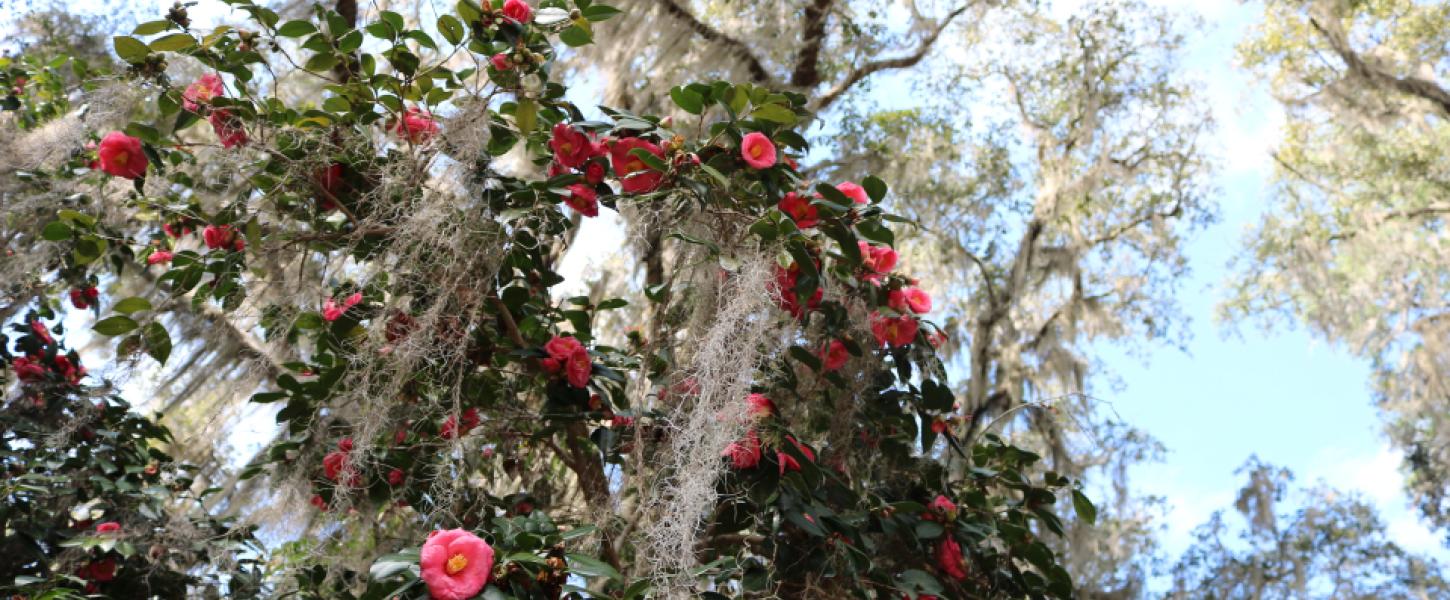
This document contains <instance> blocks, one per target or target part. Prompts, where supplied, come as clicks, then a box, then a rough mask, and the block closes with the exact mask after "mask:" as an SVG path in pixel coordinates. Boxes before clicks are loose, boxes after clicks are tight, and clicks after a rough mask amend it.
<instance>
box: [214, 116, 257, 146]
mask: <svg viewBox="0 0 1450 600" xmlns="http://www.w3.org/2000/svg"><path fill="white" fill-rule="evenodd" d="M206 120H207V122H208V123H211V130H212V131H213V132H215V133H216V137H217V140H220V141H221V143H222V147H223V148H236V147H238V146H245V145H247V130H246V129H243V128H242V120H241V119H238V118H237V117H236V116H235V115H233V114H232V113H231V111H228V110H225V109H220V108H219V109H217V110H214V111H211V115H209V116H207V118H206Z"/></svg>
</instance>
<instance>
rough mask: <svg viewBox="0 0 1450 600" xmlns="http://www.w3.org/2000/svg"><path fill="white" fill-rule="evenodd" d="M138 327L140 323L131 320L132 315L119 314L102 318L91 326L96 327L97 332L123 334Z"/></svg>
mask: <svg viewBox="0 0 1450 600" xmlns="http://www.w3.org/2000/svg"><path fill="white" fill-rule="evenodd" d="M137 327H139V325H138V324H137V323H136V322H135V321H133V320H131V317H126V316H121V315H117V316H114V317H109V318H106V319H101V320H100V321H99V322H97V323H96V324H95V325H93V326H91V329H94V330H95V331H96V333H99V334H101V335H121V334H123V333H126V332H128V331H131V330H133V329H135V328H137Z"/></svg>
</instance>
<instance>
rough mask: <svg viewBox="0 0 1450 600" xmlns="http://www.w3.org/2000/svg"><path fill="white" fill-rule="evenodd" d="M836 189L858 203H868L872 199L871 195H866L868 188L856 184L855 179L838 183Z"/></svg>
mask: <svg viewBox="0 0 1450 600" xmlns="http://www.w3.org/2000/svg"><path fill="white" fill-rule="evenodd" d="M836 189H837V190H840V191H841V193H842V194H845V195H846V197H847V198H850V199H851V200H852V201H854V202H855V203H856V204H866V203H867V202H870V201H871V197H870V196H867V195H866V188H863V187H861V186H859V185H856V183H855V182H854V181H847V182H845V183H839V184H836Z"/></svg>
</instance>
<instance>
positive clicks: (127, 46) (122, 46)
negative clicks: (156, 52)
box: [111, 35, 151, 64]
mask: <svg viewBox="0 0 1450 600" xmlns="http://www.w3.org/2000/svg"><path fill="white" fill-rule="evenodd" d="M111 42H112V43H113V44H114V45H115V46H116V56H119V57H121V60H124V61H126V62H128V63H132V64H135V63H139V62H141V61H143V60H146V55H147V54H150V53H151V49H150V48H148V47H146V44H145V43H143V42H142V41H141V40H138V39H136V38H133V37H131V36H127V35H118V36H116V37H113V38H111Z"/></svg>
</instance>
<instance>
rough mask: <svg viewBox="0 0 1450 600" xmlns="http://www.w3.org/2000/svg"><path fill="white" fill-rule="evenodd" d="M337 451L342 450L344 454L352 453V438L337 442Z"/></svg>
mask: <svg viewBox="0 0 1450 600" xmlns="http://www.w3.org/2000/svg"><path fill="white" fill-rule="evenodd" d="M337 449H338V450H341V451H343V452H352V449H353V443H352V438H350V437H345V438H342V439H340V440H337Z"/></svg>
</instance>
